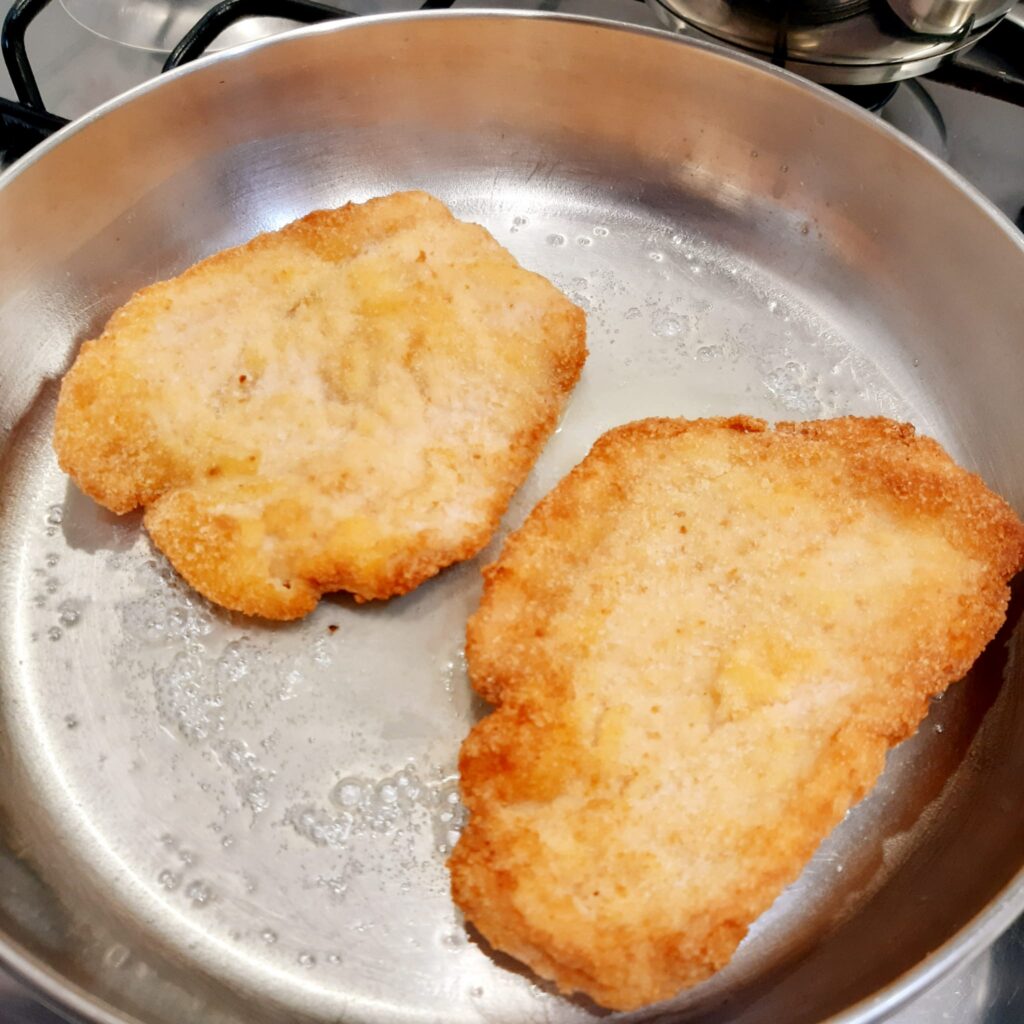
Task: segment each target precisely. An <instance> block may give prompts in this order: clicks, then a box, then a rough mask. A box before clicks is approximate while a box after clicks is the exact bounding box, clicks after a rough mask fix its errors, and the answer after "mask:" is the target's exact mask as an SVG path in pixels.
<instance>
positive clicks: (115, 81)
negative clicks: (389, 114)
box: [0, 0, 1024, 1024]
mask: <svg viewBox="0 0 1024 1024" xmlns="http://www.w3.org/2000/svg"><path fill="white" fill-rule="evenodd" d="M209 2H210V0H175V2H174V3H167V2H165V0H140V2H137V3H132V4H113V3H110V2H109V0H55V2H50V3H46V0H19V5H20V6H22V7H29V8H38V9H39V10H38V13H37V16H36V17H35V18H34V20H33V21H32V24H31V28H30V30H29V31H28V33H27V35H26V48H27V52H28V55H29V58H30V62H31V66H32V69H33V71H34V74H35V79H36V81H37V83H38V89H39V93H40V96H41V99H42V101H43V103H44V104H45V107H46V109H47V110H48V111H50V112H51V113H52V114H54V115H58V116H60V117H63V118H75V117H79V116H81V115H82V114H84V113H85V112H86V111H88V110H90V109H92V108H93V107H95V106H96V105H97V104H99V103H102V102H104V101H105V100H108V99H110V98H111V97H113V96H116V95H118V94H119V93H121V92H123V91H124V90H126V89H129V88H131V87H132V86H135V85H138V84H139V83H141V82H144V81H146V80H148V79H150V78H152V77H154V76H155V75H158V74H159V73H160V71H161V69H162V67H163V65H164V62H165V61H166V59H167V56H168V53H169V51H170V50H171V49H172V47H173V46H174V45H175V44H176V43H177V42H178V40H179V39H181V38H182V36H183V34H184V33H185V32H187V31H188V29H189V27H190V26H191V25H192V24H194V23H195V21H196V20H197V19H198V18H199V17H201V16H202V14H203V13H204V12H205V10H206V8H207V7H208V6H209ZM236 2H237V0H236ZM288 3H289V0H279V4H280V5H281V6H278V7H275V6H274V5H272V4H265V5H263V6H264V7H265V8H268V9H270V8H273V9H275V10H286V9H287V6H288ZM219 6H220V7H225V6H229V5H224V4H221V5H219ZM296 6H298V5H296ZM342 6H343V5H342V4H341V3H337V2H334V0H320V3H319V7H320V8H321V16H322V17H327V16H329V15H331V14H333V13H338V14H339V15H340V14H342V13H351V14H355V15H365V14H379V13H389V12H396V11H403V10H410V9H413V8H415V7H419V6H423V4H422V2H418V0H345V3H344V12H343V11H342ZM426 6H435V7H436V6H444V7H448V6H453V7H456V8H466V7H495V6H501V7H505V8H533V9H544V10H556V11H560V12H564V13H572V14H581V15H589V16H593V17H600V18H606V19H612V20H617V21H624V22H630V23H633V24H640V25H646V26H650V27H662V25H661V23H660V22H659V19H658V17H657V15H656V14H655V13H654V12H653V11H652V10H651V8H649V7H648V6H647V5H646V4H645V3H642V2H637V0H495V2H492V3H487V2H486V0H484V2H474V0H455V2H454V3H450V2H448V0H426ZM169 12H171V13H169ZM227 20H228V19H225V21H227ZM1010 24H1011V27H1012V28H1013V29H1014V30H1015V32H1016V33H1017V35H1016V36H1015V37H1014V38H1015V39H1016V40H1017V41H1020V40H1021V39H1024V5H1019V6H1018V7H1017V9H1016V11H1015V12H1013V13H1012V14H1011V15H1010ZM294 25H295V21H291V20H288V19H282V18H270V17H260V18H249V19H246V20H244V21H238V22H234V23H232V24H230V25H229V26H228V27H227V28H226V30H225V31H223V32H222V33H220V34H219V35H218V36H217V38H216V40H215V42H214V43H213V45H212V46H211V47H210V48H211V49H216V48H222V47H224V46H228V45H235V44H237V43H243V42H247V41H251V40H254V39H258V38H262V37H263V36H266V35H270V34H272V33H275V32H279V31H282V30H285V29H288V28H291V27H294ZM999 31H1000V29H998V28H997V29H996V30H995V31H994V32H993V33H992V34H991V35H990V37H989V39H994V38H996V33H998V32H999ZM1009 38H1010V37H1009V36H1005V37H1004V42H1002V43H1000V42H999V41H998V39H997V41H996V43H995V44H994V45H990V46H988V47H987V49H986V50H985V52H984V53H982V52H981V48H980V47H979V55H978V56H975V57H973V58H971V57H969V58H968V59H967V60H966V61H965V62H964V63H963V64H962V65H961V66H959V67H957V68H956V69H954V70H953V71H947V72H945V73H943V72H940V73H939V74H938V75H937V76H935V77H938V78H942V79H945V81H937V80H935V77H929V78H928V79H915V80H911V81H908V82H903V83H901V84H899V85H898V86H896V87H894V88H891V87H886V89H884V90H876V91H875V92H874V93H870V94H869V93H864V92H860V93H854V94H853V95H852V98H854V99H855V100H858V101H862V102H863V104H864V105H865V106H868V107H869V108H871V107H874V106H877V105H879V104H880V103H881V102H882V101H884V106H882V108H881V111H880V113H879V116H880V117H882V118H883V119H885V120H886V121H888V122H889V123H890V124H892V125H893V126H894V127H896V128H897V129H899V130H900V131H901V132H904V133H905V134H906V135H908V136H909V137H910V138H912V139H914V140H915V141H917V142H918V143H919V144H921V145H922V146H924V147H925V148H926V149H928V150H930V151H931V152H932V153H934V154H935V155H936V156H938V157H939V158H940V159H942V160H945V161H946V162H947V163H949V164H950V166H952V167H953V168H955V169H956V170H957V171H959V172H960V174H962V175H963V176H964V177H965V178H967V179H968V180H969V181H970V182H971V183H972V184H973V185H975V187H977V188H978V189H979V190H980V191H981V192H982V193H983V194H984V195H986V196H987V197H988V198H989V199H990V200H991V201H992V202H993V203H994V204H995V205H996V206H997V207H999V208H1000V209H1001V210H1002V211H1003V212H1004V213H1006V214H1007V215H1008V216H1009V217H1010V218H1011V219H1012V220H1015V221H1016V222H1017V223H1018V225H1020V226H1024V105H1017V103H1020V104H1024V89H1022V83H1024V78H1022V74H1024V67H1022V66H1021V65H1024V47H1019V46H1018V47H1016V49H1015V48H1014V45H1008V44H1007V42H1005V40H1007V39H1009ZM1008 54H1009V56H1008ZM1007 61H1010V62H1011V63H1012V62H1016V64H1017V67H1016V68H1014V67H1011V66H1009V65H1008V64H1007ZM950 82H955V83H957V84H956V85H954V84H950ZM963 86H967V88H963ZM972 89H979V90H981V91H971V90H972ZM987 93H988V94H987ZM991 93H995V94H997V95H999V96H1003V97H1006V98H1005V99H1000V98H996V96H994V95H991ZM16 99H17V92H16V90H15V87H14V85H13V83H12V81H11V79H10V77H9V75H8V74H7V72H6V70H5V69H3V68H0V167H2V166H3V165H4V164H5V163H9V162H10V160H11V159H13V158H14V157H15V156H16V155H17V149H18V148H19V142H20V144H22V145H23V144H24V140H25V133H24V132H22V133H20V139H19V138H18V137H17V136H18V133H15V132H12V131H10V130H7V129H9V126H10V123H11V122H10V121H8V120H7V118H8V117H9V116H10V111H11V110H12V109H13V108H12V106H11V104H10V102H9V101H13V100H16ZM1008 99H1009V100H1014V101H1015V102H1008V101H1007V100H1008ZM5 100H6V101H8V102H7V104H5V103H4V101H5ZM5 111H6V114H5ZM25 120H27V121H33V117H32V116H26V118H25ZM35 122H36V123H37V124H39V125H40V126H43V127H44V126H45V125H46V124H47V123H48V122H47V119H46V117H43V116H40V117H38V118H35ZM59 1020H60V1018H58V1017H57V1016H55V1015H54V1014H53V1013H52V1012H51V1011H49V1010H47V1009H46V1008H45V1007H43V1006H41V1005H40V1004H39V1003H38V1002H36V1001H35V1000H34V998H33V996H32V995H31V994H30V993H29V992H27V991H26V990H25V989H24V988H22V987H21V986H20V985H19V984H17V983H16V982H15V981H14V980H13V979H10V978H7V977H5V976H4V975H3V974H2V973H0V1024H58V1021H59ZM890 1021H891V1024H938V1022H948V1024H1021V1022H1022V1021H1024V918H1022V919H1020V920H1018V922H1017V923H1016V924H1015V925H1014V926H1013V927H1012V928H1011V929H1010V930H1009V931H1008V932H1007V933H1006V934H1005V935H1004V936H1003V937H1002V938H1001V939H1000V940H999V941H998V942H997V943H996V944H995V945H994V946H993V947H992V949H991V950H989V951H988V952H987V953H985V954H984V955H982V956H981V957H979V958H978V959H977V960H975V961H974V962H973V963H970V964H967V965H965V966H963V967H961V968H960V969H959V970H958V971H956V972H955V973H954V974H952V975H950V976H949V977H947V978H946V979H944V980H943V981H942V982H940V983H939V984H938V985H936V986H934V987H933V988H932V989H930V990H929V991H928V992H926V993H925V994H924V995H923V996H922V997H920V998H919V999H917V1000H916V1001H915V1002H914V1003H912V1004H911V1005H910V1006H908V1007H906V1008H905V1009H903V1010H902V1011H901V1012H899V1013H897V1014H896V1015H895V1016H893V1017H891V1018H890Z"/></svg>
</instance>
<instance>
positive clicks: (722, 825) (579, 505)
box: [450, 418, 1024, 1009]
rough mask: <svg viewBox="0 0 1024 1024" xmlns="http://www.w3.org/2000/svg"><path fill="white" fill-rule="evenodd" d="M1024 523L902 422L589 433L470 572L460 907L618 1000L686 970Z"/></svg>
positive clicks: (515, 950) (564, 979)
mask: <svg viewBox="0 0 1024 1024" xmlns="http://www.w3.org/2000/svg"><path fill="white" fill-rule="evenodd" d="M1022 562H1024V525H1022V524H1021V522H1020V521H1019V520H1018V518H1017V516H1016V515H1015V514H1014V513H1013V511H1012V510H1011V509H1010V507H1009V506H1008V505H1007V504H1006V503H1005V502H1004V501H1003V500H1002V499H1001V498H999V497H997V496H996V495H995V494H993V493H992V492H991V491H989V490H988V489H987V488H986V487H985V485H984V484H983V483H982V481H981V480H980V479H979V478H978V477H977V476H974V475H972V474H970V473H967V472H966V471H964V470H962V469H960V468H958V467H957V466H956V465H955V464H954V463H953V462H952V460H951V459H950V458H949V456H948V455H947V454H946V453H945V452H944V451H943V449H942V448H941V447H940V446H939V445H938V444H937V443H936V442H935V441H932V440H930V439H928V438H925V437H918V436H915V433H914V430H913V428H912V427H910V426H907V425H901V424H897V423H894V422H892V421H889V420H884V419H855V418H846V419H837V420H831V421H821V422H811V423H781V424H779V425H778V426H777V427H776V428H775V429H774V430H772V429H770V428H768V427H767V426H766V424H765V423H764V422H762V421H760V420H754V419H747V418H736V419H729V420H725V419H717V420H696V421H692V422H687V421H684V420H668V419H654V420H647V421H643V422H639V423H633V424H629V425H627V426H624V427H620V428H618V429H616V430H612V431H611V432H609V433H607V434H605V435H604V436H603V437H602V438H601V439H600V440H599V441H598V442H597V444H596V445H595V446H594V448H593V450H592V451H591V453H590V454H589V455H588V456H587V458H586V459H584V461H583V462H582V463H581V464H580V465H579V466H577V467H576V469H575V470H573V471H572V473H570V474H569V476H568V477H566V478H565V479H564V480H563V481H562V482H561V484H559V485H558V487H556V488H555V490H554V491H553V492H552V493H551V494H550V495H548V497H547V498H545V499H544V500H543V501H542V502H541V503H540V504H539V505H538V506H537V508H536V509H535V510H534V512H533V513H532V515H531V516H530V517H529V518H528V519H527V521H526V523H525V524H524V525H523V527H522V528H521V529H520V530H519V531H518V532H516V533H515V534H513V535H512V536H510V537H509V538H508V540H507V541H506V543H505V548H504V551H503V552H502V554H501V556H500V558H499V559H498V561H497V562H496V563H495V564H494V565H492V566H490V567H489V568H488V569H486V570H485V586H484V594H483V598H482V601H481V604H480V608H479V610H478V611H477V612H476V614H475V615H474V616H473V618H472V619H471V620H470V622H469V627H468V633H467V638H468V644H467V658H468V663H469V670H470V677H471V680H472V682H473V685H474V687H475V688H476V689H477V690H478V691H479V692H480V693H481V694H482V695H483V696H484V697H485V698H486V699H487V700H489V701H491V702H492V703H494V704H495V705H496V706H497V707H496V709H495V710H494V711H493V713H492V714H490V715H489V716H488V717H486V718H484V719H483V720H482V721H481V722H480V723H479V724H478V725H476V726H475V728H474V729H473V731H472V732H471V734H470V735H469V738H468V739H467V740H466V742H465V744H464V746H463V748H462V754H461V761H460V771H461V777H462V795H463V800H464V802H465V803H466V805H467V807H468V808H469V811H470V820H469V824H468V827H467V828H466V830H465V832H464V833H463V835H462V838H461V839H460V841H459V843H458V845H457V846H456V848H455V851H454V853H453V855H452V857H451V860H450V867H451V874H452V888H453V894H454V897H455V901H456V903H457V904H458V905H459V906H460V907H461V908H462V910H463V911H464V912H465V914H466V916H467V918H468V919H469V920H470V921H472V922H473V923H474V924H475V925H476V926H477V928H478V929H479V930H480V932H481V933H482V934H483V935H484V936H485V937H486V938H487V939H488V941H489V942H490V943H491V944H492V945H493V946H494V947H496V948H497V949H500V950H503V951H505V952H507V953H510V954H512V955H513V956H515V957H517V958H518V959H520V960H522V961H524V962H525V963H526V964H528V965H529V966H530V967H532V968H533V969H534V970H535V971H536V972H537V973H538V974H540V975H542V976H544V977H545V978H549V979H553V980H554V981H555V982H556V983H557V985H558V986H559V988H560V989H562V990H563V991H565V992H573V991H580V992H585V993H587V994H589V995H590V996H591V997H593V998H594V999H595V1000H596V1001H597V1002H599V1003H601V1004H602V1005H604V1006H608V1007H611V1008H615V1009H631V1008H634V1007H638V1006H641V1005H644V1004H647V1003H652V1002H656V1001H659V1000H662V999H665V998H667V997H669V996H672V995H673V994H675V993H676V992H677V991H678V990H680V989H681V988H683V987H686V986H691V985H694V984H696V983H697V982H700V981H702V980H703V979H705V978H707V977H708V976H709V975H710V974H712V973H713V972H714V971H716V970H718V969H719V968H721V967H722V966H723V965H724V964H725V963H726V962H727V961H728V960H729V958H730V957H731V956H732V953H733V951H734V950H735V948H736V946H737V945H738V943H739V942H740V940H741V939H742V938H743V936H744V935H745V934H746V931H747V929H748V926H749V925H750V924H751V923H752V922H753V921H754V919H755V918H756V917H758V916H759V915H760V914H761V913H762V912H764V911H765V910H767V909H768V907H769V906H770V905H771V904H772V902H773V901H774V900H775V898H776V897H777V896H778V895H779V893H780V892H781V891H782V889H783V888H784V887H785V886H786V885H788V884H789V883H790V882H792V881H793V880H794V879H795V878H796V877H797V875H798V874H799V873H800V871H801V870H802V868H803V867H804V865H805V864H806V863H807V861H808V860H809V859H810V857H811V855H812V854H813V853H814V850H815V848H816V847H817V846H818V844H819V843H820V842H821V840H822V839H823V837H824V836H825V835H826V834H827V833H828V832H829V830H831V829H832V828H833V827H834V826H835V825H836V824H837V823H838V822H839V820H840V819H841V818H842V816H843V814H844V813H845V811H846V810H847V809H848V808H849V807H850V806H851V805H852V804H853V803H854V802H855V801H857V800H859V799H860V798H861V797H862V796H864V794H865V793H866V792H867V791H868V789H869V788H870V787H871V786H872V785H873V783H874V782H875V780H876V779H877V778H878V776H879V774H880V773H881V771H882V769H883V766H884V762H885V755H886V751H887V750H889V748H890V747H892V746H893V745H895V744H896V743H899V742H900V741H901V740H902V739H904V738H905V737H907V736H909V735H910V734H912V733H913V732H914V731H915V729H916V728H917V726H918V724H919V723H920V721H921V719H922V718H923V717H924V715H925V714H926V712H927V709H928V705H929V698H931V697H932V696H934V695H935V694H938V693H940V692H941V691H942V690H944V689H945V687H946V686H948V685H949V684H950V683H952V682H953V681H955V680H957V679H959V678H960V677H961V676H963V675H964V673H965V672H966V671H967V669H968V668H969V667H970V666H971V663H972V662H973V661H974V660H975V658H976V657H977V656H978V654H979V653H980V652H981V651H982V649H983V648H984V647H985V645H986V643H988V641H989V640H990V639H991V638H992V637H993V635H994V634H995V633H996V631H997V629H998V628H999V626H1000V624H1001V623H1002V622H1003V620H1004V617H1005V614H1006V607H1007V600H1008V585H1007V584H1008V581H1009V580H1010V579H1011V577H1012V576H1013V575H1014V574H1015V573H1016V572H1017V571H1019V570H1020V569H1021V567H1022Z"/></svg>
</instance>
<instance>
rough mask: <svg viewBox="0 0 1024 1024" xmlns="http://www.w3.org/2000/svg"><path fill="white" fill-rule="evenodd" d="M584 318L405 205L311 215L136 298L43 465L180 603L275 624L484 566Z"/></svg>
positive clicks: (557, 396) (96, 345)
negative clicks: (59, 472)
mask: <svg viewBox="0 0 1024 1024" xmlns="http://www.w3.org/2000/svg"><path fill="white" fill-rule="evenodd" d="M585 337H586V328H585V321H584V316H583V312H582V311H581V310H580V309H578V308H577V307H576V306H574V305H573V304H572V303H571V302H569V300H568V299H566V298H565V297H564V296H563V295H562V294H561V293H560V292H558V291H557V290H556V289H555V288H554V287H553V286H552V285H551V284H550V283H549V282H548V281H546V280H544V278H542V277H540V276H538V275H537V274H532V273H530V272H528V271H526V270H523V269H522V268H521V267H520V266H519V264H518V263H516V261H515V259H514V258H513V257H512V255H511V254H510V253H508V252H507V251H506V250H505V249H503V248H502V247H501V246H500V245H498V243H497V242H496V241H495V240H494V239H493V238H492V237H491V236H490V235H489V234H488V233H487V232H486V231H485V230H484V229H483V228H482V227H479V226H478V225H475V224H465V223H462V222H461V221H458V220H456V219H455V218H454V217H453V216H452V215H451V213H450V212H449V211H448V210H447V208H446V207H445V206H444V205H443V204H442V203H441V202H439V201H438V200H437V199H433V198H431V197H430V196H428V195H426V194H424V193H422V192H407V193H396V194H395V195H391V196H386V197H384V198H381V199H374V200H371V201H370V202H368V203H365V204H363V205H359V206H356V205H353V204H349V205H348V206H345V207H342V208H341V209H338V210H321V211H318V212H315V213H311V214H310V215H309V216H308V217H304V218H303V219H302V220H299V221H296V222H295V223H293V224H289V225H288V226H287V227H285V228H283V229H282V230H280V231H276V232H273V233H270V234H265V235H260V236H259V237H257V238H255V239H253V240H252V241H251V242H249V243H248V244H247V245H243V246H240V247H238V248H236V249H230V250H227V251H226V252H222V253H219V254H217V255H215V256H212V257H211V258H210V259H207V260H204V261H203V262H201V263H199V264H197V265H196V266H194V267H192V268H191V269H190V270H187V271H185V273H183V274H182V275H181V276H180V277H176V278H174V279H173V280H170V281H164V282H161V283H159V284H155V285H153V286H151V287H149V288H145V289H143V290H142V291H140V292H138V293H137V294H136V295H134V296H133V297H132V298H131V299H130V300H129V301H128V303H127V304H126V305H125V306H123V307H122V308H121V309H119V310H118V311H117V312H116V313H114V315H113V316H112V317H111V318H110V321H109V323H108V324H107V326H106V329H105V330H104V332H103V334H102V336H101V337H100V338H98V339H96V340H95V341H88V342H86V343H85V344H84V345H83V346H82V350H81V352H80V353H79V355H78V358H77V359H76V361H75V364H74V366H72V368H71V370H70V371H69V373H68V374H67V376H66V377H65V378H64V382H63V385H62V387H61V393H60V400H59V403H58V406H57V422H56V431H55V440H54V446H55V448H56V450H57V454H58V457H59V460H60V464H61V466H62V467H63V468H64V469H65V470H66V471H67V472H68V473H70V474H71V476H73V477H74V479H75V480H76V482H77V483H78V485H79V486H80V487H81V488H82V490H84V491H85V492H86V493H87V494H89V495H91V496H92V497H93V498H95V499H96V500H97V501H98V502H100V503H101V504H102V505H105V506H106V507H107V508H110V509H112V510H113V511H115V512H127V511H129V510H130V509H133V508H135V507H136V506H138V505H144V506H145V507H146V513H145V524H146V528H147V529H148V530H149V533H150V535H151V536H152V538H153V541H154V542H155V543H156V545H157V547H159V548H160V549H161V550H162V551H163V552H164V553H165V554H166V555H167V557H168V558H169V559H170V560H171V562H172V563H173V564H174V566H175V568H176V569H177V570H178V571H179V572H180V573H181V574H182V576H184V577H185V579H186V580H188V582H189V583H190V584H192V586H194V587H195V588H196V589H197V590H198V591H200V592H201V593H202V594H205V595H206V596H207V597H209V598H210V599H211V600H213V601H216V602H217V603H218V604H222V605H224V606H226V607H228V608H232V609H236V610H238V611H243V612H247V613H249V614H253V615H264V616H267V617H268V618H272V619H292V618H297V617H299V616H301V615H305V614H306V613H307V612H309V611H310V610H312V609H313V608H314V607H315V606H316V603H317V601H318V600H319V598H320V595H321V594H323V593H326V592H327V591H332V590H348V591H350V592H351V593H353V594H355V595H356V597H357V599H363V600H365V599H370V598H386V597H390V596H392V595H393V594H404V593H405V592H406V591H409V590H411V589H412V588H413V587H415V586H417V585H418V584H419V583H422V582H423V581H424V580H425V579H428V578H429V577H430V576H433V575H434V574H435V573H437V572H438V571H439V570H440V569H442V568H444V567H445V566H446V565H450V564H451V563H452V562H456V561H458V560H460V559H463V558H469V557H470V556H472V555H474V554H476V553H477V552H478V551H479V550H480V549H481V548H482V547H483V546H484V544H486V543H487V540H488V539H489V538H490V536H491V534H492V533H493V531H494V529H495V527H496V526H497V524H498V520H499V519H500V517H501V515H502V514H503V512H504V511H505V508H506V506H507V505H508V502H509V499H510V498H511V496H512V494H513V492H514V491H515V489H516V488H517V487H518V486H519V484H520V483H522V481H523V479H524V478H525V476H526V474H527V473H528V472H529V470H530V467H531V466H532V465H533V462H534V460H535V459H536V457H537V455H538V454H539V452H540V449H541V447H542V445H543V443H544V441H545V440H546V439H547V437H548V435H549V434H550V433H551V431H552V430H553V429H554V427H555V424H556V422H557V420H558V417H559V415H560V413H561V411H562V408H563V406H564V404H565V401H566V397H567V395H568V393H569V392H570V391H571V390H572V387H573V385H574V384H575V383H576V380H577V378H578V377H579V374H580V370H581V369H582V366H583V361H584V359H585V358H586V343H585Z"/></svg>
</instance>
